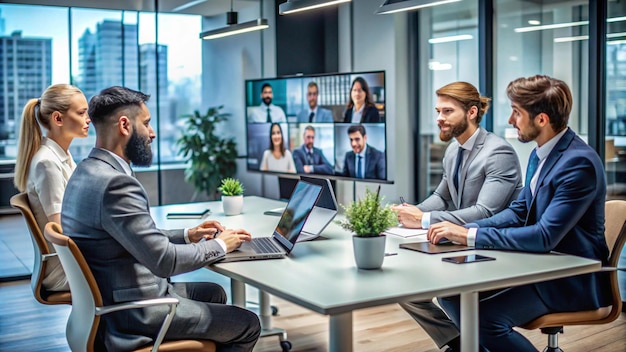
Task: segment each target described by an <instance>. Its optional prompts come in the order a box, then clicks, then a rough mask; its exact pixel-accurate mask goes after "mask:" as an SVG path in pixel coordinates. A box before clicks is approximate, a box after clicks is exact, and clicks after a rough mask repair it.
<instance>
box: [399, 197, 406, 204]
mask: <svg viewBox="0 0 626 352" xmlns="http://www.w3.org/2000/svg"><path fill="white" fill-rule="evenodd" d="M405 203H406V201H405V200H404V197H402V196H400V204H405Z"/></svg>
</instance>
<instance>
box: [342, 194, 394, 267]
mask: <svg viewBox="0 0 626 352" xmlns="http://www.w3.org/2000/svg"><path fill="white" fill-rule="evenodd" d="M381 201H382V197H381V196H380V186H378V190H377V191H376V193H374V192H372V191H370V190H369V189H366V190H365V197H364V198H362V199H359V200H357V201H355V202H352V203H351V204H350V205H349V206H347V207H343V208H344V210H345V217H346V220H344V221H341V222H340V225H341V226H342V227H343V228H344V229H346V230H349V231H352V232H353V233H354V236H352V244H353V248H354V260H355V261H356V266H357V268H359V269H379V268H380V267H381V266H382V264H383V259H384V258H385V239H386V237H385V235H383V234H382V232H383V231H385V230H386V229H388V228H390V227H392V226H395V225H397V224H398V221H397V216H396V214H395V213H394V212H393V210H391V207H390V206H388V205H387V206H383V205H382V204H381Z"/></svg>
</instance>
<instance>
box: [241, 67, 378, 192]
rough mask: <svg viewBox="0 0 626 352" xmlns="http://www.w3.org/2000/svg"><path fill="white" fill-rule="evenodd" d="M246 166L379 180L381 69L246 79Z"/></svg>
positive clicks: (276, 170)
mask: <svg viewBox="0 0 626 352" xmlns="http://www.w3.org/2000/svg"><path fill="white" fill-rule="evenodd" d="M245 85H246V87H245V89H246V115H247V116H246V127H247V128H246V133H247V140H248V159H247V166H248V170H249V171H260V172H269V173H278V174H292V173H293V174H305V175H330V176H332V177H331V178H339V179H343V178H350V179H361V180H367V181H375V182H385V181H388V179H387V152H386V150H387V138H386V136H387V133H386V132H387V131H386V121H387V119H388V116H387V115H386V110H385V71H375V72H353V73H338V74H328V75H311V76H295V77H279V78H269V79H253V80H246V82H245Z"/></svg>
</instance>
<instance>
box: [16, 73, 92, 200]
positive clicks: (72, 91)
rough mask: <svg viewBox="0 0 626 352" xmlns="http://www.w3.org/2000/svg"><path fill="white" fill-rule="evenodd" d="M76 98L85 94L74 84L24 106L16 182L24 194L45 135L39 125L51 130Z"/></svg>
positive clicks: (60, 86)
mask: <svg viewBox="0 0 626 352" xmlns="http://www.w3.org/2000/svg"><path fill="white" fill-rule="evenodd" d="M76 94H83V92H81V90H80V89H78V88H76V87H74V86H73V85H70V84H55V85H52V86H50V87H48V88H47V89H46V90H45V91H44V92H43V94H42V95H41V98H38V99H37V98H35V99H30V100H29V101H28V102H27V103H26V105H25V106H24V111H23V112H22V123H21V127H20V137H19V140H18V142H17V145H18V146H17V158H16V162H15V178H14V179H13V183H14V184H15V187H17V189H18V190H19V191H20V192H24V191H25V190H26V184H27V183H28V173H29V170H30V163H31V161H32V160H33V157H34V156H35V153H37V151H38V150H39V148H40V147H41V139H42V137H43V132H42V131H41V127H40V126H39V124H41V126H43V127H44V128H45V129H47V130H49V129H50V118H51V116H52V113H53V112H55V111H59V112H62V113H64V112H66V111H68V110H69V109H70V106H71V105H72V97H73V96H74V95H76Z"/></svg>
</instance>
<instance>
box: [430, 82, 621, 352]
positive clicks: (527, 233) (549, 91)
mask: <svg viewBox="0 0 626 352" xmlns="http://www.w3.org/2000/svg"><path fill="white" fill-rule="evenodd" d="M507 95H508V97H509V99H510V100H511V107H512V109H513V112H512V114H511V117H509V123H510V124H511V125H513V127H515V128H516V129H517V130H518V139H519V140H520V141H522V142H530V141H535V142H536V143H537V148H535V149H534V150H533V152H532V153H531V157H530V161H529V163H528V165H529V167H528V171H527V177H526V179H527V183H526V185H525V187H524V188H523V189H522V192H521V193H520V195H519V197H518V198H517V200H515V201H513V202H512V203H511V205H510V206H509V207H508V208H507V209H505V210H503V211H501V212H500V213H498V214H496V215H494V216H492V217H490V218H487V219H483V220H479V221H476V222H475V223H471V224H466V225H465V226H459V225H454V224H452V223H449V222H441V223H438V224H434V225H431V227H430V229H429V230H428V239H429V240H430V241H431V242H432V243H438V242H439V241H441V240H442V239H443V238H447V239H449V240H451V241H455V242H459V243H462V244H467V245H469V246H475V247H476V248H480V249H503V250H517V251H525V252H536V253H542V252H549V251H557V252H562V253H567V254H573V255H577V256H581V257H586V258H590V259H596V260H600V261H602V262H603V263H605V264H606V262H607V259H608V253H609V252H608V247H607V244H606V240H605V238H604V202H605V195H606V181H605V175H604V167H603V164H602V161H601V160H600V158H599V157H598V154H597V153H596V152H595V151H594V150H593V149H592V148H591V147H589V146H588V145H587V144H586V143H585V142H584V141H583V140H582V139H580V137H578V136H577V135H576V134H575V133H574V132H573V131H572V130H571V129H570V128H568V127H567V122H568V119H569V114H570V111H571V107H572V94H571V92H570V89H569V88H568V86H567V85H566V84H565V83H564V82H563V81H561V80H558V79H554V78H551V77H548V76H539V75H537V76H533V77H528V78H518V79H516V80H515V81H513V82H511V83H509V86H508V87H507ZM520 265H523V263H520ZM609 288H610V286H609V282H608V276H606V273H592V274H585V275H579V276H575V277H571V278H564V279H559V280H553V281H548V282H542V283H536V284H529V285H523V286H517V287H512V288H508V289H505V290H502V291H499V292H498V294H492V295H489V296H488V295H487V294H483V295H481V301H480V307H479V310H480V343H481V346H482V347H483V348H486V349H488V350H490V351H535V350H536V349H535V347H534V346H533V345H532V344H531V343H530V342H529V341H528V340H527V339H526V338H524V337H523V336H522V335H521V334H519V333H518V332H516V331H515V330H513V327H515V326H520V325H523V324H525V323H528V322H529V321H531V320H534V319H535V318H537V317H539V316H542V315H544V314H548V313H554V312H568V311H580V310H594V309H597V308H599V307H604V306H608V305H610V304H611V303H610V302H611V301H610V293H609ZM439 302H440V303H441V304H442V306H443V308H444V310H445V311H446V312H447V313H448V315H449V316H450V318H451V319H452V320H453V321H454V322H455V323H456V324H457V326H458V325H459V321H460V316H459V300H458V297H448V298H440V299H439Z"/></svg>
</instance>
